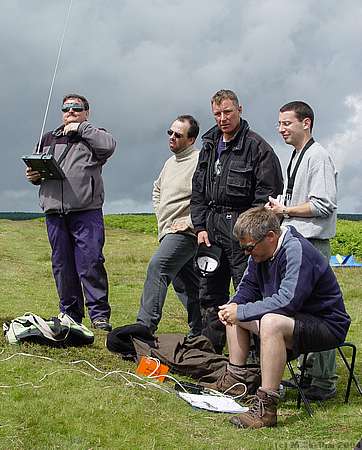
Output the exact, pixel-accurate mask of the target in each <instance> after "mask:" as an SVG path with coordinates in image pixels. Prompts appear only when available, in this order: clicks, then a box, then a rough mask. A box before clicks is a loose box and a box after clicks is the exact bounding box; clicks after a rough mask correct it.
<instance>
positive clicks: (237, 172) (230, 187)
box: [226, 161, 253, 197]
mask: <svg viewBox="0 0 362 450" xmlns="http://www.w3.org/2000/svg"><path fill="white" fill-rule="evenodd" d="M252 180H253V168H252V167H251V166H243V165H241V164H240V162H239V161H237V162H236V161H231V164H230V168H229V172H228V174H227V179H226V193H227V194H228V195H233V196H238V197H249V195H250V191H251V186H252Z"/></svg>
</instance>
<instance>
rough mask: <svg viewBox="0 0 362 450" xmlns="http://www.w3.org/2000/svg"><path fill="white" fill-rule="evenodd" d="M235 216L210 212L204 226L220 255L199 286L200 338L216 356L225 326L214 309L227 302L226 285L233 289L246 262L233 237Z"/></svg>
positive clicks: (219, 351) (221, 344) (236, 216)
mask: <svg viewBox="0 0 362 450" xmlns="http://www.w3.org/2000/svg"><path fill="white" fill-rule="evenodd" d="M238 215H239V214H238V213H237V212H224V213H216V212H212V213H210V215H209V217H208V222H207V232H208V236H209V240H210V241H211V242H212V243H214V244H217V245H218V246H219V247H221V249H222V254H221V260H220V267H219V268H218V269H217V271H216V272H215V274H214V275H213V276H211V277H208V278H202V279H201V282H200V305H201V314H202V334H203V335H204V336H206V337H208V338H209V339H210V340H211V342H212V343H213V345H214V347H215V350H216V351H217V352H218V353H221V352H222V349H223V348H224V345H225V341H226V333H225V326H224V325H223V324H222V323H221V322H220V320H219V317H218V311H219V308H218V307H219V306H220V305H223V304H225V303H226V302H228V301H229V297H230V281H231V280H232V282H233V285H234V288H235V289H236V288H237V286H238V285H239V283H240V281H241V278H242V276H243V273H244V271H245V269H246V266H247V260H248V257H247V256H246V255H245V254H244V253H243V252H242V251H241V250H240V245H239V242H238V241H237V240H236V239H235V238H234V236H233V228H234V225H235V222H236V219H237V218H238Z"/></svg>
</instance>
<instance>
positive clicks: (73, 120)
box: [26, 94, 116, 331]
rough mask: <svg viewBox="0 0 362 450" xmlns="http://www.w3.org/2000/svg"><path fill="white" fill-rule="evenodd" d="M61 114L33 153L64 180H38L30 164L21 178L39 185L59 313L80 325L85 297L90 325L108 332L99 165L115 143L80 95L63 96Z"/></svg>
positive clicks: (108, 307)
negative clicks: (53, 164)
mask: <svg viewBox="0 0 362 450" xmlns="http://www.w3.org/2000/svg"><path fill="white" fill-rule="evenodd" d="M62 113H63V123H62V125H61V126H59V127H58V128H56V129H55V130H53V131H50V132H48V133H46V134H45V135H44V136H42V139H41V142H40V143H39V144H38V145H37V146H36V149H35V153H38V154H42V155H52V156H53V157H54V158H55V160H56V161H57V163H58V165H59V167H60V168H61V169H62V171H63V173H64V175H65V177H64V179H44V177H42V175H41V174H40V173H39V172H38V171H37V170H33V169H32V168H30V167H28V168H27V170H26V177H27V179H28V180H29V181H30V182H31V183H33V184H35V185H39V186H40V189H39V199H40V206H41V208H42V209H43V211H44V213H45V216H46V225H47V231H48V238H49V242H50V245H51V248H52V267H53V275H54V279H55V283H56V286H57V290H58V295H59V308H60V311H61V312H62V313H67V314H68V315H69V316H71V317H72V318H73V319H74V320H75V321H76V322H79V323H81V322H82V319H83V317H84V297H85V300H86V305H87V307H88V312H89V316H90V319H91V321H92V326H93V327H94V328H98V329H101V330H104V331H110V330H111V329H112V327H111V324H110V323H109V318H110V315H111V307H110V305H109V302H108V279H107V273H106V269H105V267H104V257H103V253H102V252H103V246H104V239H105V237H104V224H103V213H102V206H103V202H104V187H103V180H102V169H103V166H104V164H105V163H106V162H107V160H108V158H109V157H110V156H111V155H112V154H113V152H114V150H115V148H116V141H115V140H114V138H113V137H112V135H111V134H110V133H108V132H107V131H106V130H104V129H103V128H97V127H95V126H93V125H92V124H91V123H90V122H89V120H88V119H89V103H88V101H87V99H86V98H85V97H83V96H82V95H79V94H68V95H65V96H64V98H63V105H62Z"/></svg>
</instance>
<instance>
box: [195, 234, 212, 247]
mask: <svg viewBox="0 0 362 450" xmlns="http://www.w3.org/2000/svg"><path fill="white" fill-rule="evenodd" d="M203 242H204V243H205V244H206V245H207V246H208V247H210V246H211V244H210V241H209V235H208V234H207V231H200V232H199V233H197V243H198V245H200V244H202V243H203Z"/></svg>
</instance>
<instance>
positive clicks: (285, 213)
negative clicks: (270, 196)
mask: <svg viewBox="0 0 362 450" xmlns="http://www.w3.org/2000/svg"><path fill="white" fill-rule="evenodd" d="M282 214H283V217H284V219H289V218H290V215H289V214H288V210H287V208H283V211H282Z"/></svg>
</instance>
